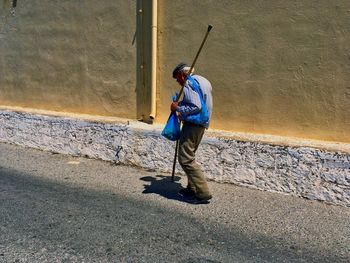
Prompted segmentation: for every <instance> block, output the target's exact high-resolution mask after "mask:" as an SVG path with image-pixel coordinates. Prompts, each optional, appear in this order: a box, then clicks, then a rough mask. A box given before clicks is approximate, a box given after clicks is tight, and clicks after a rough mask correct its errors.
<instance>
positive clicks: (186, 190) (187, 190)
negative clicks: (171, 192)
mask: <svg viewBox="0 0 350 263" xmlns="http://www.w3.org/2000/svg"><path fill="white" fill-rule="evenodd" d="M179 195H181V196H184V197H192V196H195V195H196V193H195V191H193V190H192V189H190V188H183V189H181V190H180V191H179Z"/></svg>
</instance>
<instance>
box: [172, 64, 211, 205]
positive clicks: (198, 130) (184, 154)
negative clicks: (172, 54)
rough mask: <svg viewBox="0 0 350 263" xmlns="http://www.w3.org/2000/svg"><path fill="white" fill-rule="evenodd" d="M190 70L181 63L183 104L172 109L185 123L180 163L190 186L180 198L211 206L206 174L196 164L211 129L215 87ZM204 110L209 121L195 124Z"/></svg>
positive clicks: (177, 74)
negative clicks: (204, 140)
mask: <svg viewBox="0 0 350 263" xmlns="http://www.w3.org/2000/svg"><path fill="white" fill-rule="evenodd" d="M189 70H190V67H189V66H188V65H187V64H185V63H180V64H179V65H177V66H176V67H175V69H174V71H173V78H174V79H176V81H177V82H178V83H179V84H180V86H182V85H184V84H185V82H186V84H185V85H184V89H183V94H184V96H183V100H182V101H181V102H173V103H172V104H171V106H170V109H171V111H176V112H177V113H178V116H179V118H180V119H181V120H182V121H183V126H182V130H181V136H180V140H179V155H178V156H179V163H180V165H181V167H182V168H183V170H184V171H185V173H186V175H187V178H188V184H187V187H186V188H184V189H182V190H181V191H180V192H179V194H180V195H182V196H184V197H187V198H189V200H190V202H192V203H196V204H200V203H209V200H210V199H211V198H212V196H211V194H210V191H209V188H208V185H207V182H206V179H205V177H204V174H203V172H202V171H201V169H200V167H199V165H198V164H197V163H196V161H195V153H196V151H197V149H198V146H199V144H200V142H201V140H202V138H203V134H204V131H205V129H206V128H208V127H209V122H210V118H211V113H212V108H213V100H212V95H211V92H212V86H211V84H210V82H209V81H208V80H207V79H206V78H204V77H202V76H199V75H192V74H189V73H190V72H189ZM198 87H199V89H198ZM205 108H206V109H205ZM203 110H207V112H208V114H207V119H206V120H205V121H204V122H203V121H202V122H201V121H200V120H199V121H198V120H196V117H197V116H199V114H200V113H201V111H203ZM195 120H196V121H195Z"/></svg>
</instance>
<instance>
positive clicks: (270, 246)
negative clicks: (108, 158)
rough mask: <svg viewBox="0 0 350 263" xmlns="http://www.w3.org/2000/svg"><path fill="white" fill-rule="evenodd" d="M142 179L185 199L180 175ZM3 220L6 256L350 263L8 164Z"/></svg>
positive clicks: (1, 190)
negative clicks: (53, 178)
mask: <svg viewBox="0 0 350 263" xmlns="http://www.w3.org/2000/svg"><path fill="white" fill-rule="evenodd" d="M55 171H56V170H55V169H52V170H47V171H46V172H47V173H53V172H55ZM141 180H143V181H145V182H150V185H145V190H144V193H145V194H147V193H156V194H159V195H161V196H164V197H165V198H169V199H175V200H179V201H181V200H180V199H179V198H178V197H177V195H176V193H177V192H178V190H180V189H181V185H180V183H179V182H178V181H179V180H180V178H179V177H177V178H176V180H175V182H172V181H171V179H170V177H166V176H160V175H158V176H156V177H152V176H146V177H143V178H141ZM0 222H1V226H0V230H1V235H0V250H1V251H0V253H1V254H0V262H13V261H14V260H16V259H17V258H18V257H19V256H17V255H22V256H23V258H24V257H27V258H28V259H29V261H31V262H38V261H37V260H39V261H40V260H41V262H43V261H47V260H48V259H49V258H51V259H52V258H55V257H57V258H64V257H65V258H66V259H67V262H82V261H84V259H87V260H88V261H89V262H90V261H98V262H140V261H141V260H142V262H187V263H188V262H269V263H271V262H273V263H274V262H276V263H277V262H278V263H280V262H315V263H321V262H324V263H326V262H327V263H328V262H348V261H346V259H345V258H342V257H341V256H339V255H337V254H335V253H333V252H332V251H314V250H312V249H309V248H308V247H305V246H300V247H295V245H293V247H291V244H290V243H289V242H288V236H285V237H281V238H280V239H277V238H276V237H271V236H268V235H263V234H258V233H249V231H248V232H247V233H245V232H241V231H239V230H237V229H234V228H230V227H227V226H225V225H223V224H219V223H213V222H210V221H208V222H207V223H206V224H205V225H203V223H202V222H201V221H200V220H199V219H198V218H196V217H193V216H190V215H187V214H185V213H177V212H174V210H172V209H169V208H163V207H159V206H157V205H155V204H154V203H152V202H149V201H147V200H145V201H138V200H134V199H133V198H128V197H125V196H123V195H122V194H116V195H112V194H111V193H110V192H103V191H98V190H93V189H89V188H88V187H85V186H82V185H79V186H78V185H71V184H70V183H69V182H62V181H54V180H47V179H43V178H39V177H38V176H37V175H36V176H33V175H31V174H30V173H22V172H19V171H16V170H12V169H4V168H1V167H0ZM193 253H195V254H196V255H198V256H200V257H199V258H197V257H194V254H193ZM1 257H2V258H1ZM147 258H148V260H146V259H147ZM10 259H11V260H10ZM1 260H4V261H1ZM18 260H19V258H18ZM48 262H49V261H48ZM62 262H63V261H62Z"/></svg>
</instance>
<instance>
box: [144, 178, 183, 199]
mask: <svg viewBox="0 0 350 263" xmlns="http://www.w3.org/2000/svg"><path fill="white" fill-rule="evenodd" d="M174 179H175V180H174V181H172V180H171V176H164V175H156V176H155V177H153V176H144V177H141V178H140V180H141V181H144V182H149V183H150V184H144V187H145V190H144V191H143V192H142V193H143V194H158V195H160V196H163V197H165V198H167V199H171V200H177V201H180V202H187V200H186V199H185V198H183V197H182V196H180V195H179V194H178V192H179V191H180V190H181V189H182V188H183V187H182V186H181V183H180V182H179V181H180V179H181V177H179V176H175V178H174Z"/></svg>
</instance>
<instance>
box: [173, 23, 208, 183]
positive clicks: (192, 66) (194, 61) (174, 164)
mask: <svg viewBox="0 0 350 263" xmlns="http://www.w3.org/2000/svg"><path fill="white" fill-rule="evenodd" d="M212 28H213V26H212V25H208V29H207V32H206V34H205V36H204V39H203V41H202V44H201V46H200V47H199V49H198V52H197V54H196V57H195V58H194V60H193V62H192V65H191V68H190V70H189V72H188V75H190V74H191V73H192V70H193V68H194V65H195V64H196V62H197V59H198V57H199V54H200V53H201V51H202V48H203V46H204V43H205V41H206V40H207V38H208V35H209V32H210V30H211V29H212ZM186 79H187V76H186ZM186 79H185V81H184V84H183V85H182V87H181V89H180V92H179V94H178V95H177V97H176V100H175V102H178V101H179V100H180V97H181V95H182V93H183V89H184V87H185V84H186ZM178 148H179V140H176V146H175V156H174V162H173V171H172V174H171V180H172V181H175V166H176V158H177V151H178Z"/></svg>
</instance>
